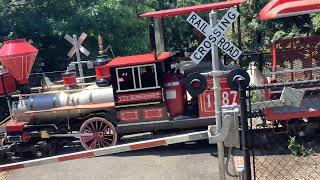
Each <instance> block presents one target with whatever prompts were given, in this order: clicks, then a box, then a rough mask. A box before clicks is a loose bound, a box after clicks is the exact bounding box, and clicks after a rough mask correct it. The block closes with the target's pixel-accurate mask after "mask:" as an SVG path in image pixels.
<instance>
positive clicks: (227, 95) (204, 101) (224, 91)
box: [198, 77, 240, 117]
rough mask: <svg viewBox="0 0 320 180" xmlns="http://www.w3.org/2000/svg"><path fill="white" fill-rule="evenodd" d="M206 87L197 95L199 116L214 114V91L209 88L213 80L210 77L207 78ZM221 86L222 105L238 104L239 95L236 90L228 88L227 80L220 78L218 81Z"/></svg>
mask: <svg viewBox="0 0 320 180" xmlns="http://www.w3.org/2000/svg"><path fill="white" fill-rule="evenodd" d="M207 81H208V89H207V90H206V91H204V92H203V93H202V94H201V95H199V97H198V99H199V101H198V102H199V115H200V117H208V116H214V115H215V107H214V91H213V90H212V89H211V88H212V87H213V80H212V78H211V77H209V78H208V80H207ZM220 86H221V103H222V105H232V104H239V101H240V99H239V98H240V97H239V94H238V93H237V91H232V90H231V89H230V88H229V85H228V83H227V80H226V79H225V78H222V79H221V81H220Z"/></svg>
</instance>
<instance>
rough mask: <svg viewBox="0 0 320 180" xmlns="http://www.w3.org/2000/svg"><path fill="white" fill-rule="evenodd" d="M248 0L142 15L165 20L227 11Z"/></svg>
mask: <svg viewBox="0 0 320 180" xmlns="http://www.w3.org/2000/svg"><path fill="white" fill-rule="evenodd" d="M245 1H246V0H232V1H223V2H217V3H211V4H202V5H198V6H188V7H182V8H176V9H167V10H162V11H155V12H147V13H145V14H142V15H141V16H142V17H153V18H165V17H173V16H182V15H186V14H190V13H192V12H208V11H211V10H218V9H225V8H230V7H233V6H237V5H239V4H241V3H243V2H245Z"/></svg>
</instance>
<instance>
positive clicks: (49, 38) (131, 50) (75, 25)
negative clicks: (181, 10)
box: [0, 0, 320, 72]
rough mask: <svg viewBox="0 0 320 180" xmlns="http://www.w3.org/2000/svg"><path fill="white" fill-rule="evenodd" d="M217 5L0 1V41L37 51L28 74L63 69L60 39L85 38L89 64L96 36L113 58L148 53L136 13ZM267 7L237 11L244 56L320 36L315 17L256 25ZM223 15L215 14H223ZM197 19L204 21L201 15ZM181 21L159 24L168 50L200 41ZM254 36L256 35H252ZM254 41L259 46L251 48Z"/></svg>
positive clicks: (181, 0)
mask: <svg viewBox="0 0 320 180" xmlns="http://www.w3.org/2000/svg"><path fill="white" fill-rule="evenodd" d="M218 1H220V0H131V1H128V0H0V42H2V40H5V39H15V38H24V37H25V38H27V39H28V40H30V41H32V42H33V44H34V45H35V46H36V47H37V48H38V49H39V55H38V58H37V61H36V65H35V67H34V69H33V70H34V71H35V72H36V71H53V70H64V69H65V68H66V66H67V64H68V63H69V62H70V60H69V58H68V57H67V56H66V54H67V52H68V51H69V49H70V48H71V45H70V44H69V43H68V42H67V41H66V40H65V39H64V35H65V34H70V35H72V34H76V35H80V33H81V32H86V33H87V34H88V37H87V39H86V41H85V43H84V46H85V47H86V48H87V49H89V50H90V51H91V55H90V57H89V59H94V58H95V56H96V55H97V52H98V46H97V36H98V34H101V35H102V36H103V38H104V43H105V45H112V47H113V49H114V52H115V54H116V56H123V55H131V54H136V53H143V52H148V51H150V48H149V24H150V19H148V18H141V17H139V15H140V14H142V13H144V12H147V11H155V10H162V9H169V8H177V7H183V6H188V5H195V4H202V3H211V2H218ZM268 2H269V0H259V1H258V0H248V1H247V3H246V4H245V5H243V6H242V7H241V17H242V19H241V24H242V25H241V31H242V42H243V48H244V50H245V51H258V50H263V51H265V50H269V49H270V44H271V42H272V41H273V40H276V39H282V38H289V37H295V36H300V35H311V34H319V33H320V15H319V14H314V15H311V16H309V15H305V16H299V17H292V18H284V19H279V20H268V21H263V22H259V21H258V20H257V16H258V13H259V11H260V10H261V9H262V7H263V6H264V5H265V4H266V3H268ZM223 12H224V11H223ZM223 12H221V13H219V15H223ZM200 15H202V16H203V18H205V19H207V20H208V18H207V16H208V15H207V13H204V14H200ZM185 18H186V17H185V16H183V17H176V18H167V19H165V26H166V28H165V32H166V45H167V48H168V49H170V50H171V49H172V50H173V49H175V50H183V51H187V50H192V49H193V48H195V47H196V46H197V45H198V44H199V43H200V42H201V41H202V38H203V37H201V36H199V34H196V33H192V32H193V31H194V30H193V29H192V27H191V26H190V25H189V24H188V23H187V22H186V21H185ZM257 32H260V35H261V36H257V35H259V33H258V34H257ZM229 36H230V35H229ZM230 37H231V36H230ZM257 37H261V38H260V39H259V38H257ZM232 38H234V37H232ZM233 40H234V41H235V40H236V39H233ZM259 41H261V43H259V44H258V45H257V42H259ZM0 45H1V44H0ZM83 58H85V57H83ZM41 63H43V64H44V68H43V69H41V68H40V65H41Z"/></svg>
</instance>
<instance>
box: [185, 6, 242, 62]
mask: <svg viewBox="0 0 320 180" xmlns="http://www.w3.org/2000/svg"><path fill="white" fill-rule="evenodd" d="M239 15H240V13H239V12H238V11H237V10H236V9H235V8H230V9H229V10H228V12H227V13H226V14H225V15H224V16H223V17H222V19H221V20H220V21H219V22H218V24H217V25H216V26H215V27H211V26H210V25H209V24H208V23H207V22H206V21H205V20H203V19H202V18H201V17H200V16H198V15H197V14H196V13H194V12H193V13H191V14H190V16H189V17H188V18H187V21H188V22H189V23H190V24H191V25H192V26H193V27H195V28H196V29H197V30H198V31H200V32H201V33H203V34H204V35H205V36H206V39H205V40H204V41H203V42H202V43H201V44H200V46H199V47H198V48H197V49H196V50H195V52H194V53H193V54H192V55H191V56H190V58H191V59H192V61H193V62H194V63H196V64H198V63H199V62H200V61H201V60H202V59H203V58H204V56H205V55H206V54H207V53H208V52H209V51H210V50H211V49H212V47H213V46H214V45H217V46H218V47H219V48H220V49H222V50H223V52H225V53H226V54H228V55H229V56H230V57H231V58H232V59H234V60H237V59H238V58H239V57H240V55H241V54H242V51H241V50H240V49H239V48H238V47H236V46H235V45H234V44H233V43H232V42H230V41H229V40H227V39H226V38H225V37H224V33H225V32H226V31H227V29H228V28H229V27H230V26H231V24H232V23H233V22H235V21H236V20H237V17H238V16H239Z"/></svg>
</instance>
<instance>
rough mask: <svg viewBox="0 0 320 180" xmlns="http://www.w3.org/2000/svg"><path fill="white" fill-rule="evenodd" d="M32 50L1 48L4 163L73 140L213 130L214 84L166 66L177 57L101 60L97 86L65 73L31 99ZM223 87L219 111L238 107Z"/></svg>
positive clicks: (89, 143) (17, 45)
mask: <svg viewBox="0 0 320 180" xmlns="http://www.w3.org/2000/svg"><path fill="white" fill-rule="evenodd" d="M37 52H38V51H37V49H35V48H34V47H33V46H32V45H31V44H29V43H27V42H26V40H25V39H19V40H11V41H5V42H4V45H3V46H2V47H1V49H0V60H1V63H2V64H3V65H4V66H5V67H6V70H4V71H2V72H1V74H0V77H1V79H2V81H1V82H0V85H1V86H0V90H1V91H0V94H1V95H2V96H8V97H9V96H10V98H11V99H12V106H11V107H10V108H11V114H12V116H11V119H10V120H9V121H8V122H6V123H5V124H4V125H3V126H1V128H2V134H5V138H3V139H2V146H1V150H0V154H1V156H2V157H4V156H12V155H16V154H23V153H30V152H31V153H32V154H34V155H36V156H40V157H42V156H48V155H51V154H52V153H54V151H55V150H56V149H57V148H61V147H62V146H63V145H64V144H65V143H66V142H70V141H73V140H76V139H79V140H80V142H81V144H82V146H83V147H84V148H85V149H95V148H101V147H107V146H112V145H115V144H116V143H117V140H118V139H119V138H120V137H121V136H122V135H125V134H132V133H140V132H152V131H159V130H168V129H188V128H206V127H207V126H208V125H209V124H214V104H213V98H214V97H213V94H214V93H213V90H212V86H213V85H212V80H211V79H210V78H209V77H208V78H205V77H204V76H202V75H200V74H198V73H192V74H190V75H188V76H186V75H184V74H182V73H180V72H179V71H180V69H178V68H172V67H173V66H172V64H174V63H175V62H176V61H177V59H179V54H177V53H173V52H162V53H161V54H160V55H158V56H156V55H155V54H154V53H148V54H141V55H135V56H127V57H117V58H114V59H110V58H109V57H108V56H106V55H103V56H99V57H98V58H97V61H96V62H95V71H96V82H94V83H80V84H78V82H77V78H76V74H75V73H74V72H66V73H64V74H63V83H64V84H63V85H60V86H59V85H50V86H43V87H41V88H38V89H37V91H38V92H36V93H34V92H32V91H30V88H29V87H28V77H29V74H30V71H31V69H32V65H33V62H34V60H35V58H36V54H37ZM221 87H222V92H221V93H222V95H223V96H222V97H223V101H222V102H223V103H224V104H225V105H231V104H234V103H237V102H238V96H237V92H235V91H231V90H230V88H228V85H227V83H226V80H225V79H222V81H221ZM187 89H188V92H189V93H187ZM17 91H19V92H20V93H17ZM188 94H190V95H188Z"/></svg>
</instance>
